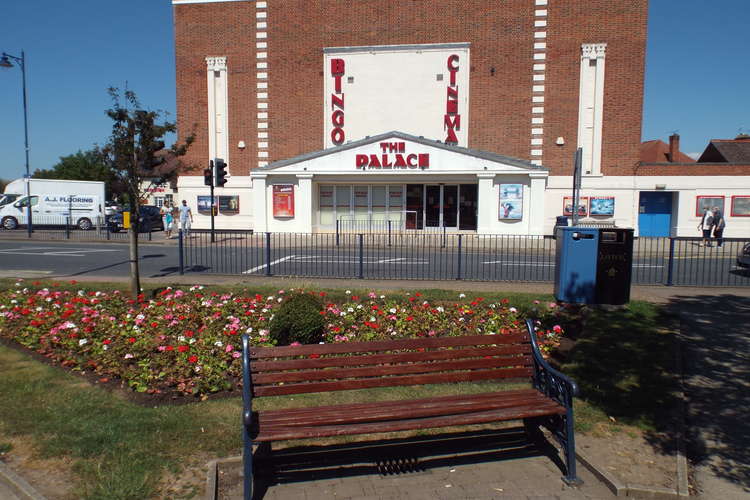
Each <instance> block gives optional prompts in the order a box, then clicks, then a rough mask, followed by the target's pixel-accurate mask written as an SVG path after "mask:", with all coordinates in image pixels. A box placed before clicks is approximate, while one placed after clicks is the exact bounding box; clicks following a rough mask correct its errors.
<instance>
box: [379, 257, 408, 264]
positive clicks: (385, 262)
mask: <svg viewBox="0 0 750 500" xmlns="http://www.w3.org/2000/svg"><path fill="white" fill-rule="evenodd" d="M402 260H406V257H399V258H396V259H383V260H379V261H377V264H394V263H396V262H399V261H402Z"/></svg>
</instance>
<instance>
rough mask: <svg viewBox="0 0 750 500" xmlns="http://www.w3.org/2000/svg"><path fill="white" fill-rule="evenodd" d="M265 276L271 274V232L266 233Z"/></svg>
mask: <svg viewBox="0 0 750 500" xmlns="http://www.w3.org/2000/svg"><path fill="white" fill-rule="evenodd" d="M266 276H271V233H266Z"/></svg>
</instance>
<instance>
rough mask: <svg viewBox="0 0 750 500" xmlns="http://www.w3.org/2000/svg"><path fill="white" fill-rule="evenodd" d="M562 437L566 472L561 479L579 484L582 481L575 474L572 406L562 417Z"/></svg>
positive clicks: (570, 484)
mask: <svg viewBox="0 0 750 500" xmlns="http://www.w3.org/2000/svg"><path fill="white" fill-rule="evenodd" d="M563 426H564V427H565V428H564V429H562V430H563V435H564V439H563V441H562V447H563V451H564V453H565V469H566V474H565V477H563V481H565V483H566V484H567V485H569V486H579V485H581V484H583V481H581V479H580V478H579V477H578V476H577V475H576V440H575V431H574V429H573V408H568V412H567V414H566V415H565V418H564V419H563Z"/></svg>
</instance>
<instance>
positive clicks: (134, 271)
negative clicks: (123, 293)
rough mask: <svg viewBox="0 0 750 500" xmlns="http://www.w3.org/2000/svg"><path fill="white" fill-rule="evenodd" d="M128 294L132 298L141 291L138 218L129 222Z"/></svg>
mask: <svg viewBox="0 0 750 500" xmlns="http://www.w3.org/2000/svg"><path fill="white" fill-rule="evenodd" d="M128 239H129V243H130V294H131V295H132V296H133V299H135V298H137V297H138V294H139V293H141V275H140V272H139V270H138V219H137V216H136V218H135V220H131V222H130V234H129V238H128Z"/></svg>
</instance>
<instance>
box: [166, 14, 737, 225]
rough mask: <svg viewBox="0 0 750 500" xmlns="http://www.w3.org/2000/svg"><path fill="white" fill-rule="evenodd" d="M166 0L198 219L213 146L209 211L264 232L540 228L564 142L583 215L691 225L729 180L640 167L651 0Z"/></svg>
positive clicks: (564, 182)
mask: <svg viewBox="0 0 750 500" xmlns="http://www.w3.org/2000/svg"><path fill="white" fill-rule="evenodd" d="M172 3H173V6H174V22H175V48H176V74H177V122H178V128H179V133H180V134H181V135H187V134H189V133H194V134H195V137H196V141H195V143H194V144H193V146H192V147H191V149H190V152H189V154H188V156H187V157H186V158H185V163H187V164H190V165H194V166H196V167H197V168H196V169H195V170H192V171H186V172H184V173H183V175H181V176H180V178H179V182H178V191H179V194H178V197H179V198H181V199H185V200H187V201H188V204H189V205H190V206H191V207H193V211H194V214H195V216H196V221H195V227H207V226H208V224H209V222H208V220H209V217H208V214H209V209H208V207H209V205H210V196H209V190H208V187H206V186H204V183H203V176H202V169H203V168H205V167H206V166H207V164H208V161H209V160H210V159H213V158H223V159H224V160H225V161H226V162H227V164H228V171H229V181H228V182H227V184H226V185H225V186H224V187H222V188H217V189H216V193H215V195H216V200H215V202H216V204H217V205H218V216H217V222H216V223H217V227H220V228H233V229H254V230H256V231H273V232H276V231H290V232H326V231H333V230H336V228H337V227H338V228H339V229H342V228H343V229H352V230H363V231H364V230H379V229H383V228H386V227H391V228H398V229H402V230H415V231H417V230H449V231H466V232H476V233H480V234H529V235H543V234H550V233H551V232H552V227H553V226H554V223H555V217H556V216H559V215H563V214H571V213H572V210H574V207H573V206H572V203H571V200H570V199H569V196H570V190H571V186H572V177H571V174H572V168H573V155H574V152H575V150H576V149H577V148H578V147H581V148H583V173H584V179H583V195H584V198H583V202H582V204H581V206H580V207H578V208H577V210H579V212H580V213H581V214H582V215H583V216H584V220H587V221H591V222H599V223H603V224H616V225H618V226H625V227H637V226H638V222H639V212H640V213H645V212H644V210H646V211H648V210H650V208H648V207H650V206H651V205H648V204H652V203H653V204H655V203H657V202H656V201H652V198H653V200H656V199H657V198H658V199H659V200H660V201H659V203H660V204H661V205H659V206H661V207H667V205H668V209H669V211H670V217H669V218H668V222H667V223H666V226H665V227H660V229H659V231H666V232H667V233H668V234H666V235H669V234H672V235H678V234H680V233H681V232H683V231H688V230H689V231H690V234H689V235H691V236H692V235H694V228H695V224H697V221H696V220H695V215H694V213H695V208H692V210H689V209H688V207H691V206H694V205H695V203H696V196H699V195H701V194H703V193H701V189H703V188H702V187H701V186H709V191H711V190H715V189H724V187H723V186H724V184H727V183H726V182H725V183H724V184H722V185H721V186H718V185H717V184H716V182H714V184H702V183H701V179H699V178H695V177H694V178H693V179H692V181H691V182H690V183H687V184H685V183H683V182H682V181H681V180H680V179H681V177H680V174H679V169H674V168H672V167H670V168H668V169H665V172H666V177H667V179H666V180H665V179H663V178H662V177H661V172H660V170H659V167H658V165H657V164H654V165H650V166H649V167H648V168H641V162H640V159H639V154H640V144H641V137H640V134H641V120H642V111H641V110H642V105H643V80H644V59H645V47H646V17H647V10H648V5H647V1H646V0H632V1H629V2H613V1H611V0H507V1H503V2H498V1H490V0H413V1H410V2H397V1H384V0H358V1H356V2H353V1H344V0H267V1H255V0H172ZM719 184H721V183H719ZM728 185H732V183H728ZM734 185H736V183H734ZM666 192H669V196H668V197H665V196H664V193H666ZM642 193H646V194H645V195H642ZM648 193H657V194H656V195H652V194H648ZM712 193H713V191H711V192H710V193H708V194H712ZM733 194H742V193H739V192H737V193H733ZM746 194H748V195H750V191H749V192H748V193H746ZM665 200H667V201H665ZM644 203H646V204H647V205H648V207H646V209H644V208H643V204H644ZM584 205H585V206H584ZM688 212H689V213H688ZM727 213H729V211H728V210H727ZM731 226H732V224H728V230H729V229H731ZM688 228H689V229H688Z"/></svg>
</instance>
